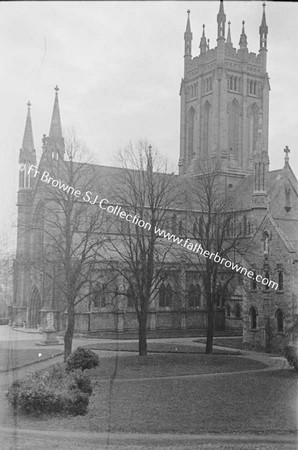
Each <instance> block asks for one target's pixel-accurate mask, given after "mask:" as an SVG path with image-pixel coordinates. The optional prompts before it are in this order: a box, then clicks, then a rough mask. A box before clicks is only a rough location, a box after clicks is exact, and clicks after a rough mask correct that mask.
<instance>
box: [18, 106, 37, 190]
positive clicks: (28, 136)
mask: <svg viewBox="0 0 298 450" xmlns="http://www.w3.org/2000/svg"><path fill="white" fill-rule="evenodd" d="M27 107H28V111H27V118H26V125H25V131H24V137H23V143H22V148H21V149H20V153H19V164H20V166H19V167H20V169H19V170H20V172H19V188H20V189H29V188H31V186H32V182H31V178H32V177H33V173H34V172H32V173H30V171H28V170H29V167H30V166H31V165H33V166H35V165H36V152H35V150H34V142H33V133H32V123H31V110H30V108H31V103H30V101H28V103H27Z"/></svg>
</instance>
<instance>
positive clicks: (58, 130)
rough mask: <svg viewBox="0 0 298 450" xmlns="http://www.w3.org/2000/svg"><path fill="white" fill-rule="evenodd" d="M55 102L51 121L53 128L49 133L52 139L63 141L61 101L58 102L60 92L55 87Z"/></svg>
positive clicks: (51, 127)
mask: <svg viewBox="0 0 298 450" xmlns="http://www.w3.org/2000/svg"><path fill="white" fill-rule="evenodd" d="M54 89H55V102H54V108H53V114H52V120H51V126H50V131H49V138H50V139H54V140H57V139H61V138H62V126H61V118H60V109H59V101H58V92H59V88H58V86H57V85H56V86H55V88H54Z"/></svg>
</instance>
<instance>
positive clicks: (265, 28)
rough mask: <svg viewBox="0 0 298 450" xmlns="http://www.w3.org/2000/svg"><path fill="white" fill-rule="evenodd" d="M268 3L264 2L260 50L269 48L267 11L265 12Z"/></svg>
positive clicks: (260, 29) (260, 30)
mask: <svg viewBox="0 0 298 450" xmlns="http://www.w3.org/2000/svg"><path fill="white" fill-rule="evenodd" d="M265 7H266V4H265V3H263V16H262V22H261V26H260V28H259V33H260V50H263V49H265V50H267V34H268V26H267V23H266V13H265Z"/></svg>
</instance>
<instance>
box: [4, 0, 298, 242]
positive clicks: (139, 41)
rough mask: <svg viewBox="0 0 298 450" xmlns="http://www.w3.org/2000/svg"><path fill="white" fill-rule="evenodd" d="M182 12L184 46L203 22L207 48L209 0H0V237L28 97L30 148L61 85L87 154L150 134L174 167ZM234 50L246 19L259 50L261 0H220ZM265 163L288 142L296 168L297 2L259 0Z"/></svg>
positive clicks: (106, 157) (12, 225)
mask: <svg viewBox="0 0 298 450" xmlns="http://www.w3.org/2000/svg"><path fill="white" fill-rule="evenodd" d="M188 8H189V9H190V10H191V27H192V32H193V51H192V53H193V56H196V55H197V54H198V53H199V42H200V37H201V33H202V25H203V24H205V25H206V36H207V38H210V47H211V48H213V47H215V46H216V33H217V22H216V15H217V13H218V9H219V2H218V1H196V2H194V1H192V2H188V1H183V2H180V1H165V2H163V1H160V2H158V1H156V2H151V1H146V2H143V1H136V2H124V1H123V2H107V1H104V2H83V1H82V2H81V1H78V2H58V1H56V2H26V1H24V2H1V3H0V30H1V39H0V58H1V60H2V63H1V70H0V93H1V100H2V107H1V109H0V123H1V132H0V156H1V164H0V180H1V185H0V189H1V198H2V201H1V204H2V205H1V220H0V236H1V235H3V233H4V234H5V235H7V236H8V237H9V238H12V237H13V236H14V235H15V230H16V206H15V205H16V200H17V179H18V154H19V149H20V147H21V144H22V139H23V133H24V126H25V119H26V113H27V106H26V103H27V101H28V100H30V101H31V104H32V107H31V115H32V124H33V134H34V142H35V148H36V150H37V154H38V155H40V151H41V138H42V135H43V134H44V133H45V134H48V132H49V126H50V120H51V115H52V109H53V102H54V87H55V85H56V84H58V86H59V88H60V91H59V101H60V113H61V119H62V126H63V130H64V132H65V133H66V132H67V130H69V129H71V128H74V129H75V130H76V132H77V133H78V135H79V136H80V137H81V138H82V139H83V140H84V141H85V142H86V144H87V146H88V148H89V149H90V151H91V152H92V153H93V154H94V158H95V161H96V162H97V163H99V164H104V165H115V159H114V158H115V155H116V153H117V151H118V150H119V149H120V148H122V147H124V146H125V145H126V144H127V143H128V142H129V141H132V142H136V141H137V140H138V139H140V138H147V139H148V140H149V141H150V142H152V144H153V145H154V146H156V147H157V148H158V149H159V151H160V152H161V153H162V154H164V155H166V156H167V157H168V158H169V160H170V162H171V163H172V164H173V165H174V166H175V167H177V164H178V158H179V126H180V124H179V117H180V98H179V88H180V82H181V78H182V76H183V52H184V40H183V35H184V31H185V26H186V18H187V13H186V11H187V9H188ZM224 8H225V13H226V15H227V21H228V20H230V21H231V32H232V41H233V44H234V46H235V47H236V48H238V42H239V37H240V33H241V28H242V20H245V31H246V34H247V38H248V48H249V51H251V52H255V53H257V52H258V50H259V26H260V23H261V18H262V2H260V1H246V2H240V1H225V2H224ZM266 16H267V24H268V27H269V34H268V74H269V77H270V85H271V92H270V115H269V156H270V161H271V164H270V170H274V169H278V168H281V167H282V166H283V164H284V152H283V149H284V147H285V145H288V146H289V147H290V149H291V153H290V164H291V166H292V168H293V170H294V171H295V172H296V175H297V174H298V170H297V169H298V153H297V143H298V115H297V108H298V106H297V105H298V83H297V70H298V4H297V3H293V2H267V6H266Z"/></svg>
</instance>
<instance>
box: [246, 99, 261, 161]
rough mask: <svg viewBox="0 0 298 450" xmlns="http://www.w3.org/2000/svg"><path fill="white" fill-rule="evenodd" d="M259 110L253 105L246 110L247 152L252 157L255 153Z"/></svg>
mask: <svg viewBox="0 0 298 450" xmlns="http://www.w3.org/2000/svg"><path fill="white" fill-rule="evenodd" d="M258 124H259V109H258V107H257V105H256V104H255V103H254V104H253V105H252V106H250V108H249V110H248V151H249V156H250V157H252V156H253V155H254V153H255V151H256V143H257V136H258Z"/></svg>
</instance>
